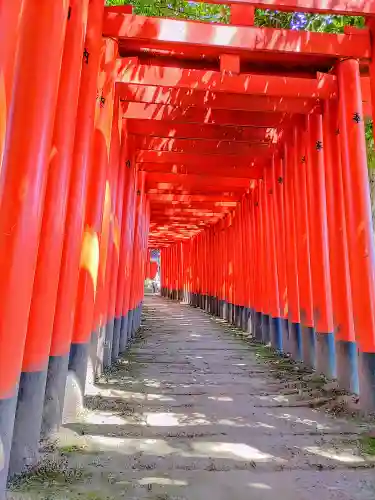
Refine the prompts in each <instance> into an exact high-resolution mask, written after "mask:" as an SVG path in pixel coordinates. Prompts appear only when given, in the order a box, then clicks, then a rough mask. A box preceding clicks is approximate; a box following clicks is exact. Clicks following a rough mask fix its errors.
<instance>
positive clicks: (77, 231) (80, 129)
mask: <svg viewBox="0 0 375 500" xmlns="http://www.w3.org/2000/svg"><path fill="white" fill-rule="evenodd" d="M103 9H104V5H103V2H102V1H101V0H91V1H90V2H89V14H88V27H87V33H86V39H85V44H84V50H83V54H82V73H81V85H80V91H79V100H78V112H77V118H76V134H75V139H74V149H73V159H72V162H73V163H72V168H71V179H70V187H69V196H68V205H67V214H66V223H65V237H64V245H63V253H62V259H61V269H60V276H59V286H58V292H57V297H58V300H57V304H56V309H55V319H54V323H53V334H52V343H51V349H50V359H49V365H48V373H47V384H46V393H45V401H44V413H43V422H42V433H43V435H49V434H51V433H52V432H53V431H55V430H56V429H57V428H58V427H59V425H60V421H61V414H62V410H63V405H64V395H65V383H66V377H67V372H68V362H69V350H70V344H71V339H72V334H73V321H74V311H75V305H76V298H77V285H78V270H79V265H80V256H81V247H82V235H83V222H84V215H85V202H86V192H87V184H88V172H89V163H90V155H91V144H92V138H93V131H94V114H95V96H96V84H97V77H98V67H99V55H100V45H101V32H102V22H103Z"/></svg>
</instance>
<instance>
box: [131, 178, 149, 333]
mask: <svg viewBox="0 0 375 500" xmlns="http://www.w3.org/2000/svg"><path fill="white" fill-rule="evenodd" d="M145 179H146V174H145V172H138V174H137V193H136V195H137V197H136V212H135V223H134V243H133V247H132V254H133V255H132V266H131V282H130V283H131V286H130V295H129V297H130V300H129V322H128V338H129V339H132V338H134V336H135V334H136V318H137V315H138V313H139V310H140V308H141V304H140V303H139V301H138V299H139V297H138V293H137V292H138V290H137V284H138V280H139V276H140V273H141V249H142V217H143V209H144V196H145V192H144V191H145Z"/></svg>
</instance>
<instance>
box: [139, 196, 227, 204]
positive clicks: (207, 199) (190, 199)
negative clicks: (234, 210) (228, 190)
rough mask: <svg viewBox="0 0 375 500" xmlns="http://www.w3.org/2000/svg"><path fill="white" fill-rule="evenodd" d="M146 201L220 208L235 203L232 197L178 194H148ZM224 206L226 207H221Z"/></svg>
mask: <svg viewBox="0 0 375 500" xmlns="http://www.w3.org/2000/svg"><path fill="white" fill-rule="evenodd" d="M148 199H149V200H150V201H151V202H172V201H177V202H181V203H215V205H217V206H220V205H221V204H224V203H234V205H236V203H237V201H236V200H234V199H233V197H232V196H223V195H221V196H215V195H209V194H208V195H207V194H206V195H191V194H190V195H184V194H183V195H178V194H149V195H148ZM222 206H226V205H222Z"/></svg>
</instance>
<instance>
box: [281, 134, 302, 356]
mask: <svg viewBox="0 0 375 500" xmlns="http://www.w3.org/2000/svg"><path fill="white" fill-rule="evenodd" d="M288 140H289V138H286V140H285V143H284V162H285V164H284V168H285V174H284V178H285V198H284V199H285V251H286V276H287V288H288V299H287V300H288V302H287V304H288V329H289V343H288V344H289V349H290V352H291V354H292V356H293V358H294V359H296V360H300V359H301V358H302V337H301V318H300V306H299V289H298V279H299V276H298V267H297V245H296V238H297V233H296V208H295V199H294V193H295V189H294V184H295V169H294V147H295V145H293V143H291V145H290V143H288Z"/></svg>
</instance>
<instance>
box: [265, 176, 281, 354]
mask: <svg viewBox="0 0 375 500" xmlns="http://www.w3.org/2000/svg"><path fill="white" fill-rule="evenodd" d="M264 182H265V191H266V196H265V205H266V206H265V208H266V218H267V233H268V238H267V239H268V245H269V253H268V257H269V261H268V266H269V311H270V334H271V335H270V336H271V344H272V346H273V347H274V348H275V349H278V350H279V351H282V350H283V342H282V340H283V336H282V324H281V314H280V303H279V282H278V269H277V253H276V228H275V218H274V214H275V210H274V203H275V191H274V184H273V172H272V169H271V168H270V167H268V168H266V169H265V170H264Z"/></svg>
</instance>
